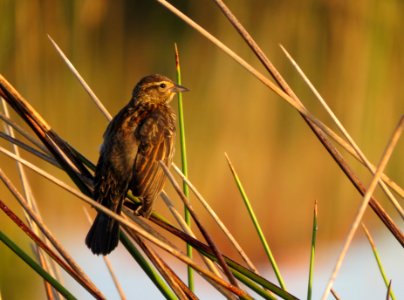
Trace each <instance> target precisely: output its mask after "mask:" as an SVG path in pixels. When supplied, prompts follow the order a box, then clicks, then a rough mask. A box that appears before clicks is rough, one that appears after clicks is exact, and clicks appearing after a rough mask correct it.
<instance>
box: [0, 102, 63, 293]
mask: <svg viewBox="0 0 404 300" xmlns="http://www.w3.org/2000/svg"><path fill="white" fill-rule="evenodd" d="M1 103H2V106H3V111H4V114H5V117H6V118H8V119H9V118H10V114H9V111H8V108H7V105H6V102H5V101H4V99H1ZM4 130H5V132H6V134H7V135H8V136H9V137H10V138H12V139H15V134H14V130H13V127H12V126H10V125H8V124H7V125H6V124H5V125H4ZM12 149H13V152H14V153H15V155H17V156H20V151H19V148H18V147H17V145H15V144H12ZM17 170H18V174H19V176H20V181H21V185H22V188H23V193H24V197H25V199H26V200H27V201H26V204H27V205H28V206H30V208H31V209H33V210H34V211H35V212H36V213H37V215H38V217H39V218H41V219H42V217H41V214H40V213H39V209H38V206H37V203H36V200H35V198H34V196H33V194H32V190H31V186H30V184H29V182H28V179H27V175H26V173H25V170H24V168H23V166H22V165H21V164H20V163H19V162H17ZM23 212H24V215H25V219H26V221H27V222H28V225H29V227H30V229H31V230H32V231H33V232H35V234H36V235H37V236H39V237H41V239H44V237H43V235H42V233H41V231H40V230H39V228H38V226H37V225H36V224H35V222H33V221H32V220H31V218H30V217H29V215H28V214H27V212H26V211H25V210H23ZM45 243H46V244H47V245H48V246H49V242H48V241H47V240H46V239H45ZM32 248H33V253H34V254H35V255H36V257H37V260H38V261H39V264H40V266H41V267H42V268H43V269H44V270H45V271H47V272H48V273H49V274H50V275H51V276H53V277H54V278H56V279H57V280H58V281H60V280H61V278H60V276H59V273H58V272H56V270H57V266H56V265H55V262H54V261H52V260H49V259H48V257H47V256H45V255H44V253H43V251H42V250H41V249H40V248H39V247H38V245H37V244H36V243H34V244H33V245H32ZM44 285H45V292H46V295H47V297H48V299H54V296H55V297H57V298H59V294H58V293H57V292H56V290H55V289H54V288H53V287H52V286H51V284H50V283H49V282H47V281H44Z"/></svg>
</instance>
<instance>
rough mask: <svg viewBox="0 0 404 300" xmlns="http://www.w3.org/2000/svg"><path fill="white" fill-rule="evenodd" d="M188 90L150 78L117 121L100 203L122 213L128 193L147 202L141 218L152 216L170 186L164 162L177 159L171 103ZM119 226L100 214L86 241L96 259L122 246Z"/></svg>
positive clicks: (102, 171)
mask: <svg viewBox="0 0 404 300" xmlns="http://www.w3.org/2000/svg"><path fill="white" fill-rule="evenodd" d="M182 91H187V89H186V88H184V87H182V86H179V85H176V84H175V83H174V82H172V81H171V80H170V79H168V78H167V77H165V76H162V75H158V74H155V75H149V76H146V77H144V78H143V79H142V80H140V81H139V83H138V84H137V85H136V87H135V88H134V90H133V94H132V98H131V100H130V101H129V103H128V104H127V105H126V106H125V107H124V108H122V109H121V111H120V112H119V113H118V114H117V115H116V116H115V117H114V118H113V119H112V121H111V123H110V124H109V125H108V127H107V129H106V131H105V133H104V142H103V144H102V147H101V151H100V158H99V160H98V164H97V168H96V171H95V182H94V183H95V187H94V199H95V200H96V201H98V202H100V203H101V204H102V205H104V206H106V207H108V208H109V209H111V210H112V211H114V212H116V213H118V214H119V213H120V212H121V209H122V204H123V200H124V198H125V196H126V193H127V192H128V190H129V189H131V191H132V193H133V195H135V196H137V197H139V198H140V199H141V200H142V206H141V208H140V209H139V211H138V212H139V214H141V215H142V216H144V217H146V218H147V217H149V216H150V214H151V211H152V204H153V201H154V199H155V198H156V197H157V196H158V195H159V194H160V192H161V190H162V189H163V185H164V179H165V176H164V173H163V170H162V169H161V167H160V166H159V161H160V160H162V161H163V162H164V163H165V164H166V165H168V166H169V165H170V164H171V161H172V158H173V154H174V142H175V114H174V112H173V110H172V109H171V108H170V107H169V102H170V101H171V100H172V98H173V96H174V94H175V93H177V92H182ZM118 240H119V223H118V222H117V221H115V220H114V219H112V218H110V217H109V216H107V215H106V214H104V213H102V212H99V213H98V215H97V217H96V219H95V220H94V223H93V225H92V226H91V228H90V231H89V232H88V234H87V237H86V244H87V246H88V247H89V248H90V249H91V251H92V252H93V253H94V254H97V255H98V254H103V255H106V254H108V253H110V252H111V251H112V250H114V249H115V247H116V246H117V245H118Z"/></svg>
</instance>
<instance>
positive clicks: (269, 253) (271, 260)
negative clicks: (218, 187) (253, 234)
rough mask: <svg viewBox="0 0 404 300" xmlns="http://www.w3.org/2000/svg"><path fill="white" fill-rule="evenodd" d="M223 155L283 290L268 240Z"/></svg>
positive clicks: (281, 279) (233, 170)
mask: <svg viewBox="0 0 404 300" xmlns="http://www.w3.org/2000/svg"><path fill="white" fill-rule="evenodd" d="M224 155H225V157H226V159H227V163H228V164H229V167H230V171H231V173H232V174H233V178H234V181H235V182H236V185H237V188H238V190H239V192H240V195H241V198H242V199H243V201H244V205H245V206H246V208H247V211H248V214H249V215H250V218H251V220H252V222H253V224H254V227H255V230H256V231H257V234H258V237H259V239H260V241H261V243H262V246H263V247H264V251H265V253H266V255H267V257H268V260H269V262H270V263H271V266H272V269H273V270H274V272H275V275H276V278H277V279H278V282H279V284H280V285H281V287H282V288H283V289H284V290H286V285H285V282H284V280H283V278H282V275H281V272H280V271H279V268H278V265H277V263H276V261H275V258H274V256H273V254H272V251H271V248H270V247H269V245H268V242H267V240H266V238H265V236H264V233H263V231H262V229H261V226H260V224H259V222H258V219H257V217H256V215H255V212H254V209H253V208H252V206H251V202H250V200H249V199H248V196H247V193H246V192H245V190H244V187H243V185H242V183H241V181H240V178H239V177H238V175H237V172H236V170H235V169H234V166H233V164H232V163H231V161H230V158H229V156H228V155H227V153H225V154H224Z"/></svg>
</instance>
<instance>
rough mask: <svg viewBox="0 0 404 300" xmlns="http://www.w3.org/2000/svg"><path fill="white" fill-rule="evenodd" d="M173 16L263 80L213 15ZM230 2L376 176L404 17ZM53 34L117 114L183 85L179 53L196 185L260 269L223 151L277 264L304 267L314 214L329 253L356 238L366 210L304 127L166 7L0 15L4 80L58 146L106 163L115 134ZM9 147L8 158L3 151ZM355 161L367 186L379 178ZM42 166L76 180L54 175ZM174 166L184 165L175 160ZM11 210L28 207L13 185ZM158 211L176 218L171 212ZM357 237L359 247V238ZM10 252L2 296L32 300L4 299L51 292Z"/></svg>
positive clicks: (30, 7)
mask: <svg viewBox="0 0 404 300" xmlns="http://www.w3.org/2000/svg"><path fill="white" fill-rule="evenodd" d="M172 3H173V4H175V5H176V6H177V7H178V8H180V9H181V10H182V11H184V12H185V13H186V14H187V15H189V16H190V17H192V18H193V19H194V20H196V21H197V22H199V23H200V24H201V25H202V26H204V27H205V28H206V29H207V30H209V31H210V32H211V33H213V34H214V35H216V36H217V37H218V38H220V39H221V40H222V41H223V42H224V43H225V44H227V45H229V46H230V47H231V48H232V49H234V50H235V51H236V52H237V53H238V54H240V55H241V56H242V57H244V58H245V59H246V60H247V61H248V62H250V63H251V64H252V65H254V66H256V67H257V68H258V69H259V70H261V71H262V72H265V71H264V70H263V68H262V67H261V66H260V65H259V63H258V61H257V59H256V58H255V57H254V56H253V55H252V54H251V52H250V50H249V48H248V47H247V46H246V45H245V44H244V42H243V41H242V39H241V38H240V37H239V36H238V35H237V33H236V32H235V31H234V30H233V28H232V27H231V25H229V23H228V22H227V20H226V19H225V17H224V16H223V15H222V14H221V13H220V11H219V10H218V8H217V7H216V6H215V5H214V3H213V2H212V1H180V0H178V1H173V2H172ZM227 3H228V5H229V6H230V8H231V9H233V11H234V13H235V14H236V16H237V17H239V19H240V21H241V22H242V23H243V25H244V26H245V27H246V28H247V29H248V30H249V31H250V33H251V35H252V36H253V37H254V38H255V39H256V40H257V42H258V43H259V44H260V46H261V47H262V49H263V50H264V51H265V52H266V54H267V55H268V57H269V58H270V59H271V60H272V62H273V63H274V64H275V66H276V67H277V68H279V70H280V72H281V73H282V74H283V75H284V77H285V79H286V80H287V81H288V83H289V84H290V85H291V86H292V88H294V90H295V92H296V94H297V95H298V96H299V97H300V98H301V99H302V101H303V102H304V103H305V105H307V107H308V108H309V109H310V110H311V111H312V112H313V113H314V114H315V115H317V116H318V117H319V118H320V119H322V120H323V121H324V122H326V123H327V124H331V122H330V120H329V118H328V117H327V116H326V113H325V112H324V111H323V110H322V109H321V108H320V107H319V105H318V104H317V102H316V100H315V99H314V97H313V96H312V95H311V93H310V92H309V91H308V89H307V88H306V87H305V84H304V83H302V81H301V79H300V78H299V76H298V75H297V74H296V72H295V71H294V70H293V68H292V67H291V65H290V64H289V63H288V61H287V59H286V58H285V57H284V55H283V54H282V52H281V50H280V48H279V46H278V45H279V44H282V45H283V46H285V48H286V49H287V50H288V51H289V52H290V53H291V54H292V56H294V58H295V59H296V60H297V62H298V63H299V64H300V65H301V67H302V68H303V69H304V71H305V72H306V74H307V75H308V77H309V78H310V79H311V80H312V82H313V83H314V85H315V86H316V87H317V88H318V90H319V91H320V93H321V94H322V95H323V97H324V98H325V99H326V100H327V101H328V103H329V105H330V106H331V107H332V108H333V110H334V111H335V113H336V114H337V116H338V117H339V118H340V119H341V121H342V122H343V124H344V125H345V126H346V128H347V129H348V130H349V132H350V133H351V134H352V136H353V137H354V138H355V140H356V141H357V143H358V144H359V145H360V147H361V148H362V150H363V151H364V153H365V154H366V155H367V156H368V158H369V159H370V160H371V161H372V162H374V163H377V161H378V160H379V158H380V155H381V153H382V150H383V148H384V146H385V144H386V142H387V140H388V137H389V136H390V133H391V131H392V130H393V128H394V127H395V125H396V123H397V121H398V119H399V117H400V116H401V115H402V114H403V111H404V88H403V84H402V70H403V69H404V55H403V53H404V43H403V35H402V32H403V30H404V19H403V12H404V2H403V1H401V0H395V1H394V0H387V1H378V0H367V1H365V0H361V1H349V2H344V1H332V0H329V1H326V0H324V1H310V0H304V1H292V0H287V1H265V0H253V1H252V0H243V1H227ZM47 34H49V35H50V36H52V38H53V39H54V40H55V41H56V42H57V43H58V44H59V46H60V47H61V48H62V49H63V51H64V52H65V53H66V55H67V56H68V57H69V58H70V59H71V61H72V62H73V63H74V65H75V66H76V67H77V69H78V70H79V71H80V72H81V74H82V76H83V77H84V78H85V79H86V80H87V82H88V83H89V85H90V86H91V87H92V88H93V90H94V91H95V93H96V94H97V95H98V97H99V98H100V99H101V100H102V101H103V102H104V104H105V105H106V107H107V108H108V110H109V111H110V112H111V113H112V114H115V113H116V112H117V111H118V110H119V109H120V108H121V107H122V106H123V105H124V104H126V102H127V101H128V100H129V97H130V94H131V90H132V88H133V87H134V85H135V84H136V82H137V81H138V80H139V79H140V78H141V77H143V76H144V75H147V74H151V73H162V74H165V75H167V76H169V77H171V78H175V69H174V43H175V42H176V43H177V44H178V47H179V51H180V55H181V67H182V75H183V85H185V86H187V87H188V88H190V89H191V92H190V93H187V94H185V95H184V101H185V121H186V133H187V146H188V158H189V169H190V170H189V174H190V178H191V180H192V181H193V182H194V184H195V185H196V186H197V187H198V188H199V190H200V192H201V193H203V195H204V196H205V197H206V198H207V199H208V200H209V202H210V203H211V205H212V206H213V207H214V208H215V209H216V211H217V213H218V214H219V216H221V217H222V218H223V220H224V222H225V223H226V224H227V225H228V226H229V228H230V229H231V230H232V232H233V233H234V235H235V236H236V237H237V238H238V239H239V240H240V242H241V244H242V245H244V246H245V248H246V250H247V253H248V254H249V255H251V257H253V258H254V260H255V261H256V262H257V263H259V262H263V261H265V258H264V257H263V251H262V248H261V247H260V244H259V242H258V239H257V238H256V237H255V236H254V235H253V234H251V232H252V230H253V226H252V225H251V223H250V221H249V219H248V217H247V214H246V210H245V208H244V206H243V204H242V201H241V199H240V196H239V194H238V192H237V190H236V187H235V185H234V183H233V179H232V177H231V174H230V172H229V170H228V167H227V164H226V162H225V159H224V155H223V153H224V152H227V153H228V154H229V156H230V158H231V159H232V161H233V163H234V165H235V167H236V169H237V171H238V173H239V176H240V178H241V179H242V181H243V183H244V186H245V189H246V191H247V193H248V195H249V197H250V199H251V201H252V204H253V207H254V208H255V210H256V212H257V216H258V218H259V219H260V220H261V222H262V226H263V229H264V232H265V233H266V235H267V238H268V239H269V241H270V244H271V246H272V248H273V251H274V254H275V257H276V258H277V259H278V260H279V262H280V264H281V265H282V264H288V263H289V264H299V263H301V261H302V260H304V261H305V263H306V262H307V260H308V255H309V243H310V236H311V222H312V209H313V203H314V201H315V200H317V201H318V203H319V226H320V230H319V233H318V236H319V242H318V243H319V247H320V248H319V249H321V247H322V245H326V243H327V242H328V241H336V240H340V239H342V238H343V237H344V235H345V234H346V233H347V230H348V228H349V226H350V223H351V221H352V220H353V216H354V214H355V212H356V210H357V207H358V204H359V200H360V196H359V194H358V193H357V192H356V190H355V189H354V188H353V187H352V185H351V184H350V183H349V182H348V180H347V179H346V178H345V177H344V175H343V174H342V172H341V171H340V170H339V169H338V167H337V166H336V164H335V163H334V162H333V161H332V159H330V156H329V155H328V153H327V152H326V151H325V150H324V149H323V147H322V146H321V144H320V143H319V142H318V141H317V140H316V139H315V138H314V135H313V134H312V132H311V131H310V130H309V129H308V127H307V126H306V124H305V123H304V122H303V120H302V118H301V117H300V116H299V115H298V114H297V113H296V112H295V111H294V110H293V109H291V107H289V106H288V105H287V104H286V103H285V102H283V101H282V100H281V99H280V98H279V97H278V96H276V95H274V94H273V93H272V92H270V91H269V90H268V89H267V88H266V87H264V86H263V85H262V84H261V83H260V82H258V81H257V80H256V79H255V78H254V77H252V76H251V75H250V74H249V73H247V72H246V71H245V70H244V69H243V68H241V67H240V66H239V65H237V64H236V63H235V62H234V61H233V60H231V59H230V58H229V57H227V56H226V55H225V54H224V53H223V52H221V51H220V50H219V49H217V48H216V47H215V46H213V45H212V44H210V43H209V42H208V41H207V40H205V39H204V38H203V37H201V36H200V35H199V34H198V33H196V32H195V31H193V30H192V29H190V28H189V27H188V26H187V25H185V24H184V23H183V22H182V21H181V20H179V19H177V18H176V17H175V16H173V15H172V14H171V13H170V12H168V11H166V10H165V9H164V8H163V7H162V6H160V5H159V4H158V3H156V2H155V1H106V0H91V1H90V0H87V1H51V0H43V1H37V0H21V1H12V0H9V1H8V0H0V72H1V73H2V74H3V75H4V76H5V77H6V78H7V79H8V80H9V81H10V82H11V83H12V84H13V85H14V86H15V87H16V88H17V89H18V90H19V91H20V92H21V93H22V95H23V96H24V97H26V99H28V100H29V101H30V103H31V104H32V105H33V106H34V107H35V108H36V109H37V110H38V111H39V112H40V113H41V114H42V115H43V117H44V118H45V119H46V120H47V121H48V122H49V124H50V125H51V126H52V127H53V128H54V130H55V131H56V132H58V133H59V134H60V135H61V136H62V137H64V138H65V139H66V140H67V141H69V142H70V143H71V144H72V145H73V146H75V147H76V148H77V149H79V150H80V151H81V152H82V153H83V154H85V155H86V156H87V157H88V158H90V159H91V160H92V161H94V162H95V161H96V160H97V158H98V149H99V145H100V144H101V142H102V134H103V132H104V130H105V127H106V125H107V122H106V120H105V118H104V117H103V116H102V115H101V113H100V112H99V111H98V110H97V109H96V108H95V106H94V104H93V103H92V102H91V100H90V99H89V97H88V96H87V94H86V93H85V92H84V91H83V89H82V87H81V86H80V84H79V83H78V82H77V81H76V79H75V78H74V77H73V75H72V74H71V72H70V71H69V70H68V69H67V67H66V66H65V65H64V63H63V62H62V60H61V58H60V57H59V56H58V54H57V53H56V51H55V50H54V49H53V47H52V45H51V44H50V42H49V40H48V38H47ZM174 106H175V107H176V103H174ZM0 144H1V145H2V146H5V145H6V143H5V142H4V141H0ZM403 145H404V143H403V141H401V142H400V143H399V145H398V148H397V149H396V151H395V153H394V155H393V157H392V159H391V162H390V163H389V165H388V168H387V171H386V173H387V174H388V175H389V176H390V177H391V178H392V179H394V180H395V181H396V182H398V183H399V184H400V185H401V186H402V185H403V183H404V176H403V170H404V157H403V155H402V153H403ZM7 147H8V145H7ZM177 149H179V148H178V147H177ZM400 152H401V154H399V153H400ZM26 157H28V158H30V159H32V157H31V156H30V155H26ZM347 159H348V161H349V162H350V163H351V165H352V166H353V168H354V170H356V171H357V172H358V174H359V175H360V176H361V178H362V179H363V182H364V183H365V185H367V184H368V183H369V182H370V177H369V175H368V174H367V172H366V171H364V170H363V168H362V167H361V166H360V165H359V164H358V163H356V162H355V161H354V160H352V159H351V158H350V157H348V158H347ZM32 160H33V161H34V162H36V163H38V164H39V165H40V166H42V167H43V168H45V169H46V170H48V171H51V172H52V173H54V174H57V175H58V176H60V177H61V178H64V179H66V176H64V175H63V174H62V173H61V172H59V171H57V170H55V169H54V168H52V167H49V166H48V165H46V164H45V163H43V162H41V161H38V160H37V159H32ZM175 161H176V162H177V165H179V162H180V160H179V152H178V151H177V155H176V160H175ZM0 162H1V165H0V167H1V168H2V169H4V170H6V171H7V173H8V174H9V176H10V177H11V178H13V179H14V180H17V179H18V177H17V174H16V172H15V164H14V163H13V162H12V161H11V160H10V159H8V158H6V157H5V156H3V155H2V156H1V159H0ZM28 173H29V177H30V179H31V180H32V184H33V186H34V187H35V190H34V193H35V196H36V198H37V199H38V202H39V206H40V209H41V211H42V213H43V216H44V218H45V220H46V221H47V223H48V225H49V227H50V228H51V229H52V230H53V231H54V232H55V234H56V235H58V236H60V238H61V241H62V242H64V243H65V244H66V245H67V247H68V249H69V248H71V249H73V248H74V249H77V248H78V249H80V250H79V251H87V249H86V248H85V246H84V243H82V241H83V239H84V236H85V234H86V232H87V229H88V227H89V225H88V223H87V221H86V219H85V216H84V213H83V209H82V207H83V205H82V204H81V203H80V202H79V201H77V200H76V199H74V198H73V197H72V196H70V195H68V194H67V193H65V192H63V191H61V190H60V189H59V188H57V187H54V186H53V185H52V184H50V183H49V182H46V181H45V180H43V179H42V178H39V177H38V176H36V175H35V174H33V173H31V172H28ZM377 194H378V195H379V200H380V202H381V204H382V205H383V206H384V207H385V209H386V210H387V212H388V213H389V214H391V216H392V217H393V218H394V219H395V220H397V221H399V218H398V215H397V214H396V212H395V211H394V210H393V208H392V207H391V205H390V204H389V202H388V201H387V200H386V198H385V197H384V196H383V195H382V194H381V193H380V192H378V193H377ZM49 195H51V196H49ZM0 197H1V198H2V199H5V200H6V202H7V203H8V204H9V205H10V206H11V207H13V208H17V205H16V204H15V201H14V199H12V198H11V196H10V194H9V193H8V191H6V190H5V188H4V187H3V185H1V186H0ZM177 203H178V204H179V201H178V202H177ZM401 203H402V202H401ZM195 206H196V207H197V208H199V205H197V204H195ZM155 209H156V210H158V211H161V213H162V214H165V215H168V212H167V210H166V209H165V208H164V207H163V205H162V204H161V201H159V203H157V204H156V205H155ZM199 210H200V211H202V209H199ZM201 215H202V217H204V223H205V224H207V226H208V229H210V230H211V231H212V232H213V234H214V235H215V236H216V239H217V240H218V241H219V245H220V246H221V248H222V249H223V250H224V251H225V252H227V253H230V255H235V254H234V252H233V250H232V249H229V248H228V247H229V245H228V243H227V242H226V241H221V240H223V236H222V234H221V233H220V232H219V231H218V230H217V228H216V226H214V225H213V222H212V221H211V219H210V218H208V217H207V216H206V214H205V213H204V212H201ZM0 221H1V223H0V224H1V230H4V231H5V232H6V233H7V234H8V235H9V236H11V237H13V238H14V239H15V240H16V241H19V243H20V244H21V245H22V246H24V247H25V248H26V249H29V241H28V240H27V238H26V237H25V236H24V235H23V234H22V233H21V232H20V231H19V229H17V228H16V226H14V225H12V224H11V222H10V221H8V219H6V218H5V217H4V214H0ZM365 221H366V223H367V224H368V225H369V226H370V228H371V229H372V230H373V229H374V230H375V231H376V230H377V232H380V233H381V235H390V233H389V232H388V231H387V230H386V229H385V228H384V227H383V226H381V223H380V221H378V220H377V218H376V217H375V216H374V214H373V212H370V211H369V212H368V213H367V214H366V217H365ZM400 222H401V221H400ZM401 225H402V223H401ZM357 237H359V238H363V236H362V233H360V234H358V235H357ZM324 247H325V246H324ZM392 247H399V246H398V243H395V242H394V241H393V242H392ZM0 251H1V252H0V268H1V269H0V279H1V281H0V282H1V286H0V290H2V292H3V293H4V294H3V296H4V297H5V299H22V296H21V295H23V294H21V295H15V294H9V292H10V289H9V288H4V287H5V286H9V285H10V284H11V283H15V284H17V285H20V284H23V285H24V286H25V287H26V288H27V291H29V289H28V287H32V288H33V289H39V290H41V289H42V284H41V281H40V280H39V279H38V277H36V276H35V275H33V272H32V271H28V270H27V268H26V267H25V266H24V265H23V264H22V263H21V262H20V261H19V259H18V258H16V257H15V256H14V255H13V254H11V252H10V251H9V250H6V249H5V247H4V245H0ZM369 251H370V250H369ZM17 261H18V263H17ZM32 278H35V280H32ZM21 293H23V292H22V291H21ZM40 293H41V292H40ZM31 295H32V294H31ZM39 295H41V294H39Z"/></svg>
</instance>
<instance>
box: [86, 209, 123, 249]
mask: <svg viewBox="0 0 404 300" xmlns="http://www.w3.org/2000/svg"><path fill="white" fill-rule="evenodd" d="M118 241H119V222H118V221H116V220H115V219H113V218H111V217H109V216H108V215H106V214H104V213H102V212H99V213H98V215H97V217H96V218H95V220H94V223H93V225H92V226H91V228H90V230H89V232H88V233H87V237H86V245H87V247H88V248H90V250H91V251H92V252H93V253H94V254H97V255H99V254H102V255H107V254H109V253H110V252H111V251H112V250H114V249H115V248H116V246H118Z"/></svg>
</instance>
